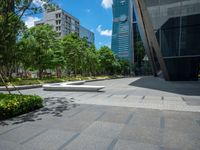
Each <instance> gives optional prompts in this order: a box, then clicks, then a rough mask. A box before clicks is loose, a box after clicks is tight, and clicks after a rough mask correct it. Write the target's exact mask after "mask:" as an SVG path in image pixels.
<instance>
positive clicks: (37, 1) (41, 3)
mask: <svg viewBox="0 0 200 150" xmlns="http://www.w3.org/2000/svg"><path fill="white" fill-rule="evenodd" d="M33 4H34V5H36V6H38V7H39V6H41V7H42V6H43V5H44V4H45V2H43V1H41V0H33Z"/></svg>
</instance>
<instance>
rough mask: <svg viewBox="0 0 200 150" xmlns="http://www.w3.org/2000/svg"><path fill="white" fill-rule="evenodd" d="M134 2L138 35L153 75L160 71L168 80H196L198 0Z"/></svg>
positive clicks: (199, 61)
mask: <svg viewBox="0 0 200 150" xmlns="http://www.w3.org/2000/svg"><path fill="white" fill-rule="evenodd" d="M133 2H134V8H135V9H134V10H136V11H135V13H136V14H137V15H136V16H137V22H138V28H139V29H140V35H141V37H142V39H143V43H144V46H145V48H146V50H147V53H148V56H149V58H150V60H151V62H152V66H153V68H154V72H155V74H158V72H159V70H161V71H162V72H163V74H164V77H165V79H167V80H198V74H199V73H200V0H133ZM154 33H155V34H154ZM153 34H154V35H153ZM154 36H155V38H154ZM156 43H158V45H157V44H156Z"/></svg>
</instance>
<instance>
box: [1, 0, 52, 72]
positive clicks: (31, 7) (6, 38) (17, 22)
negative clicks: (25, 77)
mask: <svg viewBox="0 0 200 150" xmlns="http://www.w3.org/2000/svg"><path fill="white" fill-rule="evenodd" d="M49 1H50V0H41V2H43V3H45V5H46V6H47V5H48V2H49ZM41 11H42V7H41V6H38V5H36V4H34V3H33V0H0V50H1V51H0V66H1V67H0V70H2V72H4V73H5V74H6V75H7V76H10V75H11V73H12V72H11V71H12V69H13V67H14V63H15V62H14V58H15V49H16V47H15V46H16V41H17V36H18V33H19V31H20V30H21V29H23V28H24V23H23V21H22V20H21V18H22V17H23V16H24V15H28V14H34V13H37V12H41Z"/></svg>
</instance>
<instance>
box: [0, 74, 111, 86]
mask: <svg viewBox="0 0 200 150" xmlns="http://www.w3.org/2000/svg"><path fill="white" fill-rule="evenodd" d="M102 78H103V79H104V78H111V77H109V76H98V77H82V76H77V77H62V78H56V77H52V78H44V79H21V78H12V79H10V82H6V84H7V85H33V84H44V83H57V82H66V81H77V80H91V79H102ZM0 86H4V83H2V82H1V81H0Z"/></svg>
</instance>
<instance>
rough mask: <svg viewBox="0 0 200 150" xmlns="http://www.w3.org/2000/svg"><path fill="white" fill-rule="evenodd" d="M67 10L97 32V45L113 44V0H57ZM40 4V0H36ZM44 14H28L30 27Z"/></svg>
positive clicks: (98, 46) (83, 24)
mask: <svg viewBox="0 0 200 150" xmlns="http://www.w3.org/2000/svg"><path fill="white" fill-rule="evenodd" d="M55 2H56V3H57V4H58V5H59V6H60V7H61V8H62V9H64V10H65V11H67V12H69V13H70V14H71V15H73V16H74V17H76V18H78V19H79V20H80V23H81V25H82V26H84V27H86V28H88V29H90V30H91V31H93V32H94V33H95V45H96V47H97V48H100V47H101V46H103V45H106V46H109V47H110V44H111V34H112V8H111V7H112V0H55ZM34 3H36V4H38V5H40V4H41V2H40V0H34ZM41 18H42V15H37V16H28V17H26V18H25V22H26V24H27V26H28V27H31V26H33V22H34V21H35V20H39V19H41Z"/></svg>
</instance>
